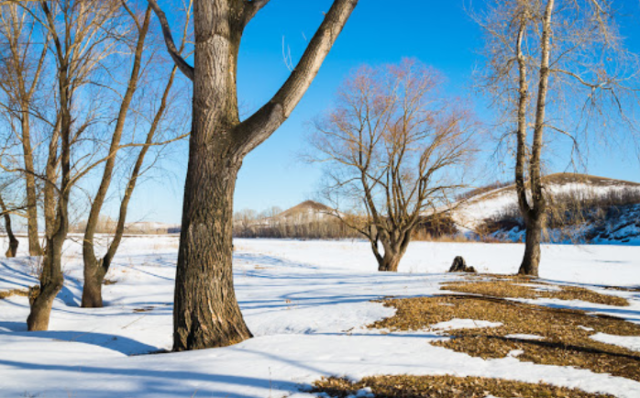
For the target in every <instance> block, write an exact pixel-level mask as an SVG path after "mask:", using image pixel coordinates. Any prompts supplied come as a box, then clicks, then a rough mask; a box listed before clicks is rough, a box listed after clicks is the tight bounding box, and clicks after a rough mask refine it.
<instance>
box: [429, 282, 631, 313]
mask: <svg viewBox="0 0 640 398" xmlns="http://www.w3.org/2000/svg"><path fill="white" fill-rule="evenodd" d="M470 278H471V279H473V277H470ZM440 289H441V290H449V291H455V292H461V293H472V294H479V295H482V296H491V297H502V298H507V297H508V298H526V299H537V298H552V299H558V300H581V301H587V302H589V303H595V304H605V305H615V306H618V307H626V306H628V305H629V302H628V301H627V300H626V299H624V298H622V297H618V296H613V295H610V294H602V293H598V292H594V291H593V290H589V289H585V288H582V287H577V286H562V285H552V284H549V283H545V282H541V281H537V280H532V279H530V278H526V277H510V278H506V277H500V278H497V279H491V280H488V281H487V280H483V281H477V280H476V281H472V280H470V281H465V282H451V283H446V284H444V285H442V287H441V288H440Z"/></svg>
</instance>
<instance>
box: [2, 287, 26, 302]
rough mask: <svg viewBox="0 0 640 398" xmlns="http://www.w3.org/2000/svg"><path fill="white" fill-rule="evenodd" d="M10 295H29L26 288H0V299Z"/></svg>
mask: <svg viewBox="0 0 640 398" xmlns="http://www.w3.org/2000/svg"><path fill="white" fill-rule="evenodd" d="M11 296H23V297H27V296H29V291H28V290H26V289H11V290H0V300H4V299H6V298H8V297H11Z"/></svg>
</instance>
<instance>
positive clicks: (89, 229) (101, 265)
mask: <svg viewBox="0 0 640 398" xmlns="http://www.w3.org/2000/svg"><path fill="white" fill-rule="evenodd" d="M123 7H124V8H125V10H126V13H127V14H128V15H129V16H130V17H131V19H132V21H133V26H134V32H135V34H134V37H135V39H134V41H133V42H134V44H133V45H132V47H133V50H132V51H131V58H132V63H131V74H130V76H129V79H128V80H127V84H126V86H125V91H124V94H123V95H122V96H121V97H117V101H118V102H119V107H118V115H117V117H116V123H115V126H114V128H113V132H112V133H111V134H110V136H111V143H110V145H109V153H108V155H107V157H106V161H105V162H104V167H103V169H102V179H101V180H100V185H99V186H98V191H97V193H96V195H95V196H94V197H93V200H92V202H91V208H90V211H89V216H88V219H87V223H86V227H85V230H84V239H83V241H82V255H83V261H84V285H83V290H82V306H83V307H102V282H103V280H104V276H105V275H106V273H107V272H108V271H109V267H110V265H111V261H112V259H113V257H114V256H115V254H116V252H117V250H118V247H119V245H120V242H121V241H122V235H123V233H124V227H125V222H126V215H127V210H128V204H129V201H130V200H131V196H132V195H133V191H134V189H135V186H136V182H137V180H138V177H139V176H140V174H141V173H142V172H143V168H142V166H143V163H144V159H145V156H146V154H147V152H148V150H149V147H150V146H152V145H160V144H161V143H158V142H155V140H154V137H155V135H156V133H157V131H158V129H159V128H160V124H161V122H162V120H163V118H164V116H165V111H166V110H167V106H168V102H169V95H170V92H171V88H172V86H173V82H174V77H175V72H176V68H175V67H174V68H173V70H172V71H171V73H170V76H169V79H168V81H167V82H166V83H165V87H164V90H163V91H162V96H161V99H160V104H159V106H158V107H157V108H156V109H155V110H154V111H153V112H152V113H153V114H152V115H151V122H150V124H149V127H148V130H147V135H146V138H145V141H144V143H142V144H140V145H141V146H142V149H141V150H140V151H139V152H138V156H137V157H136V161H135V165H134V167H133V170H132V172H131V174H130V176H129V179H128V181H127V183H126V187H125V190H124V195H123V198H122V201H121V202H120V211H119V218H118V222H117V224H116V227H115V231H114V235H113V239H112V240H111V242H110V244H109V245H108V248H107V251H106V253H105V254H104V255H103V256H102V257H101V258H98V256H97V254H96V247H95V233H96V231H97V227H98V226H99V221H100V214H101V211H102V207H103V205H104V203H105V200H106V198H107V192H108V190H109V187H110V186H111V180H112V178H113V174H114V169H115V167H116V161H117V159H118V157H117V152H118V151H119V150H120V149H121V148H122V146H123V145H122V144H121V140H122V136H123V132H124V130H125V126H126V122H127V116H128V114H129V113H131V112H132V110H131V109H130V108H131V106H132V101H133V100H134V95H135V94H136V92H137V90H138V85H139V81H140V79H141V78H142V75H143V72H144V69H146V68H145V67H146V66H147V65H146V64H145V60H144V59H143V57H144V56H145V54H146V53H147V52H148V51H147V50H148V49H149V45H148V44H147V35H148V33H149V26H150V23H151V7H150V6H148V7H147V9H146V11H145V12H144V13H143V15H142V16H139V15H137V14H136V12H135V11H134V10H132V9H131V8H129V6H128V5H127V3H126V2H123ZM189 15H190V11H189V12H188V16H189ZM186 25H188V24H185V26H186ZM186 38H187V36H186V35H183V43H182V45H181V48H182V47H184V41H185V40H186ZM147 59H148V60H147V61H146V62H147V63H150V62H154V61H156V60H155V59H154V57H152V56H150V57H147ZM146 89H147V90H149V87H146ZM136 113H144V110H137V111H136ZM183 137H184V136H182V137H179V138H183ZM171 141H173V140H171Z"/></svg>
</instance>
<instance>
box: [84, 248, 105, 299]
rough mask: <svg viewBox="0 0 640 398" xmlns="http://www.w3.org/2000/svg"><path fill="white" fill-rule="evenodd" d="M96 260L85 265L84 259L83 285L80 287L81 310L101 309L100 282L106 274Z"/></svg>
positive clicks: (85, 260)
mask: <svg viewBox="0 0 640 398" xmlns="http://www.w3.org/2000/svg"><path fill="white" fill-rule="evenodd" d="M101 265H102V264H101V263H100V261H98V260H95V259H94V260H92V261H91V263H87V259H86V258H85V259H84V284H83V286H82V304H81V306H82V307H83V308H101V307H102V281H103V280H104V276H105V274H106V272H105V271H104V269H103V268H102V266H101Z"/></svg>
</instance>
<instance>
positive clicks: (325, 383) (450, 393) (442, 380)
mask: <svg viewBox="0 0 640 398" xmlns="http://www.w3.org/2000/svg"><path fill="white" fill-rule="evenodd" d="M314 386H315V388H314V390H313V392H316V393H319V392H325V393H327V394H329V395H330V396H332V397H340V398H345V397H348V396H349V395H354V394H355V393H356V391H358V390H360V389H362V388H365V387H369V388H371V390H372V392H373V393H374V394H375V397H377V398H378V397H379V398H382V397H385V398H419V397H424V398H427V397H428V398H484V397H486V396H487V395H489V394H491V395H493V396H495V397H500V398H512V397H548V398H552V397H554V398H613V396H612V395H608V394H593V393H587V392H584V391H581V390H578V389H570V388H565V387H556V386H552V385H550V384H546V383H536V384H534V383H524V382H520V381H512V380H504V379H491V378H484V377H456V376H407V375H403V376H374V377H366V378H364V379H362V380H360V381H359V382H357V383H351V382H350V381H348V380H346V379H342V378H336V377H331V378H323V379H321V380H319V381H316V382H315V383H314Z"/></svg>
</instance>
